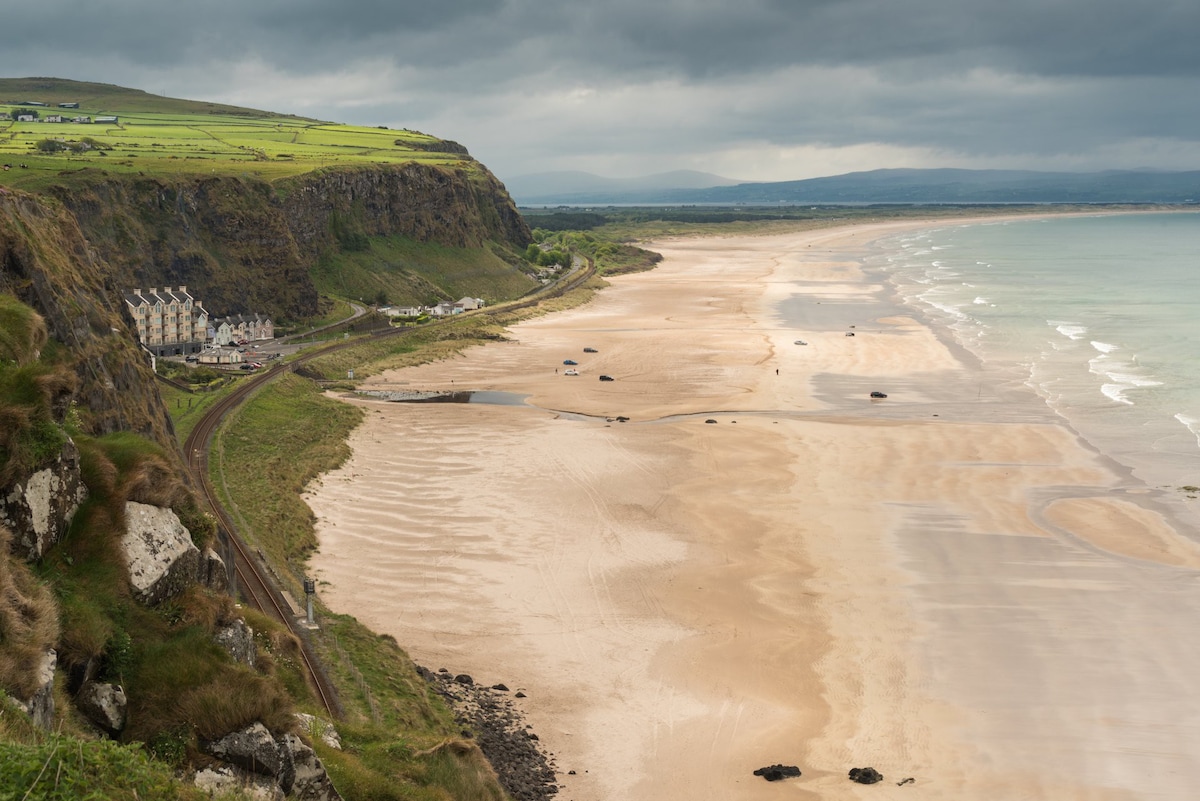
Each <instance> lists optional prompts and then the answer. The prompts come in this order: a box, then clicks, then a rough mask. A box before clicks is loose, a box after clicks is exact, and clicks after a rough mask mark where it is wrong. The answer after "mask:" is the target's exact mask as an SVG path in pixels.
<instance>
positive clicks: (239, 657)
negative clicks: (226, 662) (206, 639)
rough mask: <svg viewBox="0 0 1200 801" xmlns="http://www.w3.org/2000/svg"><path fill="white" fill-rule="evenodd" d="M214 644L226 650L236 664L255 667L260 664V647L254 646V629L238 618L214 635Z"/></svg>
mask: <svg viewBox="0 0 1200 801" xmlns="http://www.w3.org/2000/svg"><path fill="white" fill-rule="evenodd" d="M213 642H215V643H216V644H217V645H219V646H221V647H222V648H224V649H225V650H226V651H227V652H228V653H229V655H230V656H231V657H233V661H234V662H239V663H241V664H243V665H246V666H247V667H254V666H255V665H256V664H257V662H258V646H256V645H255V644H254V629H252V628H250V627H249V626H247V625H246V621H244V620H242V619H241V618H238V619H237V620H235V621H233V622H232V623H230V624H229V625H228V626H225V627H224V628H220V629H217V631H216V633H215V634H213Z"/></svg>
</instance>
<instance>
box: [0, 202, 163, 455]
mask: <svg viewBox="0 0 1200 801" xmlns="http://www.w3.org/2000/svg"><path fill="white" fill-rule="evenodd" d="M121 291H122V289H121V286H120V284H118V283H117V282H116V281H114V280H113V276H112V275H111V274H110V272H109V271H108V269H107V264H106V263H105V262H104V261H103V259H101V258H100V257H99V256H98V255H97V253H96V251H95V249H93V248H92V247H91V246H90V244H89V242H88V240H87V238H86V237H85V236H84V234H83V232H82V231H81V230H80V227H79V225H78V223H77V221H76V219H75V217H74V216H73V215H72V214H70V213H69V212H68V211H67V210H65V209H63V208H61V207H59V206H58V205H57V204H53V203H48V202H47V201H45V200H43V199H40V198H37V197H34V196H32V195H25V194H20V193H16V192H11V191H5V192H3V193H0V292H4V293H8V294H11V295H13V296H15V297H16V298H17V299H18V300H20V301H21V302H22V303H24V304H26V305H28V306H30V307H32V308H33V309H34V310H36V311H37V312H38V314H40V315H41V317H42V318H43V319H44V320H45V324H46V326H47V328H48V329H49V334H50V339H51V340H53V342H54V343H55V344H54V346H53V347H56V348H60V349H61V350H60V352H62V353H63V355H62V359H63V360H64V361H65V362H67V363H69V364H70V365H71V367H72V369H73V371H74V373H75V375H76V378H77V379H78V381H77V387H76V388H74V389H73V391H71V392H64V393H62V397H63V398H64V399H65V400H64V402H70V401H74V402H75V403H76V405H77V408H78V409H79V411H80V416H81V420H82V422H83V423H84V425H85V426H86V428H87V429H88V431H89V432H91V433H95V434H108V433H112V432H115V431H133V432H135V433H138V434H142V435H143V436H147V437H149V438H151V439H153V440H155V441H157V442H159V443H162V444H163V445H164V447H168V448H173V447H174V445H173V443H174V432H173V430H172V426H171V421H170V419H169V418H168V416H167V412H166V409H165V408H164V407H163V405H162V401H161V400H160V399H159V395H158V392H157V390H156V389H155V388H154V374H153V372H151V370H150V364H149V361H148V359H147V358H146V356H145V354H144V353H143V351H142V350H141V347H140V345H139V344H138V342H137V334H136V333H135V332H134V330H133V327H132V323H131V322H130V321H129V320H128V319H127V315H125V313H124V310H123V309H122V308H120V307H119V306H118V303H122V302H123V301H121V300H120V298H121ZM63 411H64V410H61V409H60V410H59V411H58V414H59V417H60V418H61V416H62V414H63Z"/></svg>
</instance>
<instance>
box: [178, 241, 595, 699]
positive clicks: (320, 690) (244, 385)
mask: <svg viewBox="0 0 1200 801" xmlns="http://www.w3.org/2000/svg"><path fill="white" fill-rule="evenodd" d="M595 274H596V268H595V265H594V264H593V263H591V262H590V261H589V263H588V265H587V267H585V268H582V269H579V270H577V271H575V272H574V273H572V274H571V275H569V276H567V277H566V278H564V279H563V281H561V282H560V283H557V284H554V285H552V286H551V287H549V288H547V289H544V290H542V291H539V292H537V293H534V294H532V295H530V296H528V297H527V298H522V299H519V300H515V301H512V302H509V303H505V304H502V305H500V306H496V307H492V308H487V309H482V310H480V311H478V312H471V313H470V314H471V315H472V316H479V317H488V316H492V315H498V314H506V313H509V312H513V311H519V310H521V309H524V308H529V307H531V306H535V305H537V304H538V303H540V302H541V301H543V300H546V299H548V298H552V297H558V296H560V295H564V294H566V293H567V292H570V291H571V290H573V289H576V288H578V287H579V286H581V285H582V284H583V283H584V282H586V281H587V280H589V279H590V278H591V277H592V276H594V275H595ZM443 324H444V323H441V322H433V323H429V324H427V326H425V327H426V328H428V327H429V326H438V325H443ZM414 330H415V329H409V328H390V329H387V330H384V331H378V332H375V333H372V334H368V335H366V336H364V337H359V338H357V339H355V340H349V341H345V342H338V343H335V344H332V345H328V346H326V347H322V348H320V349H317V350H313V351H310V352H308V353H301V354H299V355H298V356H297V357H296V358H294V359H292V360H291V361H289V362H287V363H286V364H284V363H277V364H276V365H275V366H274V367H272V368H271V369H270V370H269V371H267V372H265V373H259V374H257V375H255V376H252V377H247V378H245V379H241V384H240V385H239V386H238V387H236V388H235V389H234V390H232V391H231V392H230V393H229V394H228V395H226V396H225V397H224V398H222V399H221V400H219V401H218V402H216V403H215V404H213V405H212V407H211V408H209V409H208V410H207V411H206V412H205V413H204V416H203V417H202V418H201V419H200V420H199V422H197V424H196V426H195V428H193V429H192V432H191V433H190V434H189V435H188V438H187V440H186V441H185V442H184V446H183V447H184V453H185V454H186V457H187V464H188V469H189V470H190V472H191V474H192V477H193V479H194V480H195V483H196V486H197V487H198V488H199V490H200V493H201V495H202V496H203V497H204V499H205V500H206V502H207V503H208V506H209V508H210V510H211V511H212V514H213V515H214V517H216V519H217V527H218V535H219V537H220V539H221V544H222V546H223V549H224V550H225V553H226V555H229V556H232V560H231V561H232V563H233V564H232V575H231V576H230V578H231V579H232V582H231V583H232V585H233V586H232V590H233V592H234V594H235V596H236V595H240V596H241V598H242V600H243V601H245V602H246V603H248V604H250V606H252V607H253V608H255V609H257V610H258V611H260V612H263V613H264V614H267V615H270V616H272V617H274V618H276V619H277V620H279V621H280V622H282V623H283V624H284V625H285V626H286V627H287V629H288V631H290V632H291V633H292V634H294V635H295V636H296V638H297V640H298V641H299V642H300V662H301V665H302V666H303V669H304V672H305V674H306V679H307V681H308V684H309V686H310V687H311V688H312V690H313V694H314V695H315V696H316V697H317V699H318V701H320V703H321V705H322V706H323V707H324V708H325V710H326V712H328V713H329V715H331V716H332V717H334V718H340V717H341V716H342V708H341V704H340V703H339V701H338V697H337V690H336V688H335V687H334V686H333V684H332V682H330V681H329V679H328V677H327V676H326V674H325V671H324V670H323V669H322V668H321V666H320V663H319V662H318V660H317V658H316V655H315V653H314V652H313V648H312V644H311V642H310V639H309V632H308V630H307V629H306V628H305V627H303V626H301V625H299V623H298V620H297V615H296V613H295V612H294V611H293V609H292V606H291V604H289V603H288V602H287V601H286V600H285V599H284V597H283V592H282V590H281V589H280V587H279V586H278V585H277V583H276V581H275V580H274V578H273V577H272V576H271V572H270V570H269V568H268V567H267V565H266V564H265V561H264V560H263V559H262V558H261V557H260V556H259V555H258V554H256V553H254V552H252V551H251V550H250V549H249V548H248V547H247V546H246V544H245V541H244V540H243V539H242V537H241V536H240V534H239V533H238V528H237V525H236V524H235V523H234V521H233V518H232V517H231V516H230V514H229V512H228V511H227V510H226V509H225V506H224V504H223V503H222V502H221V499H220V498H219V497H218V495H217V493H216V491H215V489H214V488H213V486H212V482H211V481H210V479H209V469H208V455H209V450H210V446H211V445H212V441H213V438H214V437H215V436H216V434H217V430H218V429H219V428H220V426H221V423H222V422H223V421H224V419H225V417H226V415H228V414H229V413H230V412H232V411H233V410H235V409H236V408H237V407H238V406H240V405H241V404H243V403H244V402H245V401H246V400H247V399H248V398H249V397H250V396H251V395H253V394H254V393H255V392H256V391H258V390H259V389H261V388H262V387H264V386H266V385H267V384H268V383H270V382H271V381H274V380H275V379H277V378H279V377H280V376H282V375H284V374H285V373H288V372H291V371H293V370H294V369H295V368H296V367H298V366H300V365H302V364H304V363H306V362H308V361H311V360H313V359H316V358H318V357H321V356H325V355H328V354H330V353H334V352H337V351H339V350H343V349H345V348H350V347H354V346H356V345H360V344H362V343H363V342H364V341H371V340H376V339H383V338H391V337H401V336H405V335H406V334H411V333H412V332H413V331H414Z"/></svg>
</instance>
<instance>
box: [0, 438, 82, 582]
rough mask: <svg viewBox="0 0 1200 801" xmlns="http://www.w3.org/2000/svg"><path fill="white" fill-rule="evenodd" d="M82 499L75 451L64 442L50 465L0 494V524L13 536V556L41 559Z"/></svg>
mask: <svg viewBox="0 0 1200 801" xmlns="http://www.w3.org/2000/svg"><path fill="white" fill-rule="evenodd" d="M86 499H87V487H86V486H85V485H84V483H83V478H82V476H81V475H80V472H79V451H78V450H76V448H75V443H73V442H71V441H70V440H68V441H67V443H66V445H64V446H63V449H62V452H61V453H60V454H59V455H58V457H57V458H56V459H55V460H54V462H53V463H52V464H50V465H48V466H46V467H45V468H43V469H41V470H39V471H37V472H36V473H34V474H33V475H31V476H29V477H27V478H25V479H22V480H20V481H16V482H14V483H13V484H12V485H10V486H9V487H7V489H6V491H3V492H2V494H0V523H3V524H4V525H6V526H8V528H9V530H10V531H11V532H12V534H13V541H12V551H13V553H14V554H16V555H18V556H20V557H21V558H23V559H25V560H27V561H30V562H33V561H36V560H38V559H41V558H42V557H43V556H45V555H46V551H48V550H49V549H50V547H51V546H52V545H54V544H55V543H56V542H58V541H59V540H61V539H62V537H63V535H64V534H65V533H66V532H67V529H68V528H69V527H70V525H71V520H72V519H74V517H75V513H76V512H77V511H78V510H79V505H80V504H82V503H83V502H84V500H86Z"/></svg>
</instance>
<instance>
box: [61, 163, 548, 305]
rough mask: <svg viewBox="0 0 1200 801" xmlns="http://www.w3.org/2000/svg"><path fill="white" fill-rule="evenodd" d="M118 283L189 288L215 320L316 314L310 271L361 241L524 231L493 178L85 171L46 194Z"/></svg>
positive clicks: (404, 172) (402, 168)
mask: <svg viewBox="0 0 1200 801" xmlns="http://www.w3.org/2000/svg"><path fill="white" fill-rule="evenodd" d="M51 193H52V194H53V195H54V197H55V198H56V199H57V200H59V201H60V202H61V203H62V204H63V206H64V207H65V208H66V209H68V210H69V211H70V213H71V215H72V216H73V217H74V218H75V220H76V221H77V222H78V225H79V228H80V230H81V231H82V232H83V233H84V235H85V236H86V237H87V240H88V242H89V244H90V245H91V247H92V248H93V249H94V251H95V253H96V254H97V255H98V256H99V257H100V259H101V260H102V261H103V262H104V263H105V264H106V265H107V268H108V272H109V275H110V276H111V279H112V281H113V282H114V283H116V284H117V285H118V286H120V287H121V288H131V287H153V286H181V285H182V286H187V287H188V289H189V291H190V292H191V293H192V294H193V295H194V296H196V297H199V298H200V299H201V300H202V301H203V302H204V304H205V306H206V308H208V310H209V311H210V312H212V313H214V314H220V315H225V314H238V313H246V312H263V313H266V314H269V315H271V316H273V317H274V318H276V319H281V318H284V319H286V318H293V319H294V318H302V317H306V316H311V315H313V314H316V313H317V292H316V289H315V288H314V286H313V283H312V281H311V279H310V278H309V274H308V271H309V268H310V267H311V266H312V265H313V263H314V262H315V261H316V259H317V258H318V257H319V256H320V255H321V254H322V253H324V252H326V251H328V250H330V249H335V248H338V247H345V246H353V245H354V244H355V243H356V242H359V241H361V240H362V239H363V238H364V237H367V236H392V235H399V236H405V237H409V238H412V239H415V240H417V241H420V242H436V243H439V244H443V245H452V246H458V247H481V246H482V245H483V244H484V243H485V242H487V241H495V242H500V243H503V244H507V245H510V246H512V247H513V248H524V247H525V246H526V245H527V244H528V243H529V241H530V232H529V229H528V227H527V226H526V225H525V222H524V220H522V218H521V216H520V214H518V212H517V210H516V206H515V205H514V204H513V202H512V199H511V198H509V197H508V194H507V192H505V190H504V187H503V185H501V184H500V183H499V182H498V181H497V180H496V179H495V178H494V177H493V176H492V175H491V174H490V173H488V172H487V171H486V170H483V169H482V168H478V169H476V170H474V171H472V172H468V171H466V170H464V169H451V168H446V167H436V166H429V165H422V164H415V163H413V164H405V165H380V166H378V167H372V168H346V169H325V170H319V171H316V172H313V173H309V174H307V175H303V176H299V177H296V178H289V179H287V180H285V181H281V182H280V183H279V184H278V185H273V184H268V183H266V182H264V181H260V180H257V179H254V178H248V177H243V178H231V177H202V176H201V177H180V178H153V179H151V178H141V177H139V178H134V179H126V178H121V177H117V176H111V175H106V174H104V173H103V172H100V171H84V172H82V173H75V174H72V175H71V176H69V180H67V179H64V182H63V183H61V184H58V185H55V186H53V187H51Z"/></svg>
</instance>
